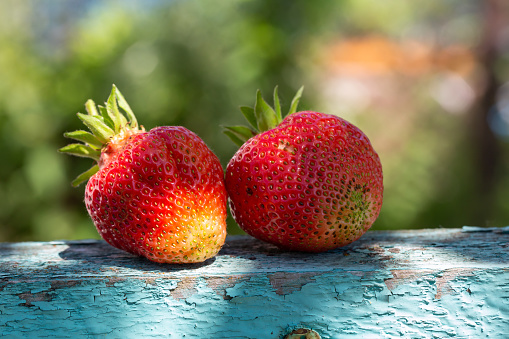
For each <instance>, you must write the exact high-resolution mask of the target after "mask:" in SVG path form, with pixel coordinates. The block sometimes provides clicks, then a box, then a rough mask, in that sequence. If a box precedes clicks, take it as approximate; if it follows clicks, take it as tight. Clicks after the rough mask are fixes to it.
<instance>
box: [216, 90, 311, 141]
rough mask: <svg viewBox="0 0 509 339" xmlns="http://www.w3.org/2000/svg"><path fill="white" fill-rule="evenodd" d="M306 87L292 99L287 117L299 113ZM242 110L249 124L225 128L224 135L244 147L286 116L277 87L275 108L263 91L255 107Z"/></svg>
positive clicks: (257, 98) (257, 95)
mask: <svg viewBox="0 0 509 339" xmlns="http://www.w3.org/2000/svg"><path fill="white" fill-rule="evenodd" d="M303 90H304V87H301V88H300V89H299V90H298V91H297V93H296V94H295V96H294V97H293V99H292V102H291V104H290V109H289V111H288V113H287V114H286V115H290V114H293V113H295V112H297V106H298V105H299V100H300V98H301V96H302V91H303ZM240 110H241V112H242V114H243V115H244V117H245V118H246V120H247V121H248V122H249V125H250V126H249V127H247V126H229V127H224V126H223V133H224V134H226V135H227V136H228V137H229V138H230V139H231V140H232V141H233V142H234V143H235V144H236V145H238V146H242V145H243V144H244V143H245V142H246V141H247V140H248V139H250V138H251V137H253V136H255V135H257V134H259V133H262V132H265V131H268V130H271V129H273V128H275V127H276V126H277V125H279V124H280V123H281V121H283V119H284V118H285V116H286V115H285V116H283V115H282V113H281V102H280V101H279V94H278V88H277V86H276V87H275V88H274V107H272V106H270V105H269V104H268V103H267V101H265V99H263V97H262V94H261V91H260V90H258V91H257V92H256V100H255V104H254V107H248V106H241V107H240Z"/></svg>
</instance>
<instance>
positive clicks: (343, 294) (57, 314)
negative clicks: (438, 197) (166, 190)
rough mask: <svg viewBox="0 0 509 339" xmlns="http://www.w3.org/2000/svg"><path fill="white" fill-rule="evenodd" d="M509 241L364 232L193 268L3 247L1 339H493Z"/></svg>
mask: <svg viewBox="0 0 509 339" xmlns="http://www.w3.org/2000/svg"><path fill="white" fill-rule="evenodd" d="M508 252H509V234H507V233H504V232H495V231H491V232H476V229H465V230H463V231H462V230H459V229H452V230H451V229H436V230H422V231H397V232H368V233H367V234H366V235H364V236H363V237H362V238H361V239H360V240H358V241H356V242H355V243H353V244H351V245H349V246H347V247H344V248H342V249H338V250H335V251H331V252H327V253H322V254H303V253H285V252H281V251H279V250H278V249H277V248H275V247H273V246H271V245H267V244H263V243H261V242H259V241H257V240H254V239H253V238H250V237H248V236H235V237H229V238H228V240H227V243H226V245H225V246H224V248H223V249H222V250H221V252H220V253H219V255H218V256H217V257H216V258H214V259H210V260H208V261H207V262H205V263H203V264H198V265H180V266H178V265H162V264H155V263H151V262H149V261H147V260H144V259H142V258H137V257H134V256H131V255H129V254H127V253H124V252H121V251H119V250H116V249H114V248H112V247H110V246H109V245H107V244H106V243H104V242H102V241H94V240H87V241H55V242H29V243H1V244H0V337H2V338H4V337H5V338H10V337H12V338H26V337H29V338H32V337H57V338H59V337H73V338H75V337H77V338H80V337H103V336H106V337H112V338H145V337H150V338H158V337H161V338H163V337H164V338H168V337H170V338H283V337H284V336H285V335H286V334H288V333H289V332H291V331H292V330H295V329H297V328H301V327H302V328H308V329H314V330H315V331H316V332H317V333H318V334H319V335H321V337H322V338H347V337H359V338H361V337H362V338H370V337H375V338H386V337H387V338H393V337H405V338H447V337H454V338H484V337H486V338H488V337H489V338H503V337H507V334H508V333H509V260H508V259H509V254H508Z"/></svg>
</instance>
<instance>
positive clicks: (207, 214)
mask: <svg viewBox="0 0 509 339" xmlns="http://www.w3.org/2000/svg"><path fill="white" fill-rule="evenodd" d="M119 107H120V108H122V109H123V110H124V111H125V114H126V116H127V118H128V119H129V121H128V120H127V119H126V117H124V115H122V114H121V113H120V110H119ZM86 108H87V112H88V115H86V114H81V113H78V117H79V118H80V119H81V120H82V121H83V123H84V124H85V125H86V126H87V127H89V129H90V130H91V132H92V133H88V132H85V131H75V132H70V133H66V134H65V136H66V137H69V138H72V139H75V140H78V141H81V142H83V144H71V145H68V146H66V147H63V148H62V149H60V151H61V152H65V153H70V154H73V155H78V156H85V157H90V158H92V159H94V160H96V161H97V165H95V166H94V167H92V168H91V169H90V170H89V171H87V172H85V173H83V174H82V175H80V176H79V177H78V178H77V179H76V180H75V181H74V182H73V185H74V186H77V185H79V184H80V183H82V182H84V181H86V180H87V179H88V183H87V186H86V189H85V205H86V208H87V210H88V213H89V214H90V217H91V218H92V220H93V222H94V224H95V226H96V228H97V230H98V232H99V234H100V235H101V236H102V238H103V239H104V240H106V242H108V243H109V244H110V245H112V246H114V247H116V248H119V249H122V250H124V251H127V252H130V253H133V254H136V255H139V256H144V257H146V258H148V259H150V260H152V261H156V262H161V263H194V262H201V261H204V260H206V259H208V258H211V257H213V256H214V255H216V254H217V252H218V251H219V250H220V249H221V246H222V245H223V244H224V241H225V237H226V199H227V196H226V191H225V186H224V179H223V175H224V174H223V169H222V167H221V164H220V162H219V160H218V158H217V157H216V156H215V155H214V153H212V151H211V150H210V149H209V148H208V147H207V145H205V143H204V142H203V141H202V140H201V139H200V138H199V137H198V136H197V135H196V134H194V133H193V132H191V131H189V130H188V129H186V128H184V127H177V126H164V127H156V128H154V129H152V130H150V131H148V132H146V131H145V130H144V128H143V127H139V126H138V123H137V121H136V117H135V116H134V114H133V112H132V110H131V108H130V107H129V105H128V104H127V102H126V101H125V99H124V97H123V96H122V94H121V93H120V92H119V91H118V90H117V89H116V87H115V86H113V90H112V92H111V95H110V97H109V99H108V101H107V103H106V107H105V108H104V107H101V106H99V112H98V111H97V109H96V106H95V104H94V102H93V101H91V100H89V101H87V103H86Z"/></svg>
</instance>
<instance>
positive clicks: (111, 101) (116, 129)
mask: <svg viewBox="0 0 509 339" xmlns="http://www.w3.org/2000/svg"><path fill="white" fill-rule="evenodd" d="M119 108H121V109H122V110H123V111H124V114H122V112H121V111H120V109H119ZM85 109H86V111H87V114H83V113H78V114H77V116H78V118H79V119H80V120H81V121H82V122H83V124H85V126H87V127H88V129H89V130H90V132H91V133H90V132H87V131H82V130H78V131H73V132H66V133H64V136H65V137H66V138H70V139H74V140H76V141H80V142H81V144H77V143H74V144H69V145H67V146H64V147H62V148H60V149H59V151H60V152H62V153H67V154H70V155H75V156H78V157H86V158H91V159H93V160H94V161H96V162H97V163H99V160H100V158H101V150H102V149H104V147H105V146H106V145H108V143H109V142H110V141H111V140H112V138H113V137H115V136H116V135H119V134H122V133H125V132H129V133H133V132H137V131H144V129H143V127H140V126H139V125H138V121H137V120H136V116H135V115H134V113H133V111H132V109H131V107H130V106H129V104H128V103H127V101H126V100H125V98H124V96H123V95H122V93H120V91H119V90H118V88H117V87H116V86H115V85H113V87H112V90H111V94H110V96H109V97H108V100H107V101H106V107H103V106H97V107H96V105H95V103H94V101H92V100H90V99H89V100H87V102H86V103H85ZM98 170H99V166H98V165H97V164H96V165H94V166H93V167H92V168H90V169H89V170H88V171H86V172H84V173H82V174H80V175H79V176H78V177H77V178H76V179H75V180H74V181H73V182H72V185H73V186H75V187H76V186H78V185H79V184H81V183H83V182H85V181H87V180H88V179H89V178H90V177H91V176H92V175H94V174H95V173H96V172H97V171H98Z"/></svg>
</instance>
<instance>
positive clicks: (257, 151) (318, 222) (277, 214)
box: [225, 87, 383, 252]
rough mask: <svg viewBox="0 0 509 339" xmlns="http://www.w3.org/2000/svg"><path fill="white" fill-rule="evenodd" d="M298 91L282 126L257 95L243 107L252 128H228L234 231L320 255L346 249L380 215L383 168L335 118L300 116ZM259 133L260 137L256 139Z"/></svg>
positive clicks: (358, 135)
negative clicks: (233, 144) (232, 143)
mask: <svg viewBox="0 0 509 339" xmlns="http://www.w3.org/2000/svg"><path fill="white" fill-rule="evenodd" d="M301 94H302V89H301V90H300V91H299V92H298V93H297V95H296V96H295V98H294V100H293V101H292V104H291V108H290V113H289V115H288V116H287V117H286V118H285V119H284V120H283V119H282V117H281V106H280V103H279V98H278V94H277V87H276V90H275V91H274V102H275V109H273V108H271V107H270V106H269V105H268V104H267V103H266V102H265V101H264V100H263V98H262V97H261V94H260V91H258V93H257V99H256V102H255V108H254V109H252V108H247V107H241V110H242V112H243V113H244V115H245V117H246V118H247V120H248V121H249V122H250V123H251V125H252V128H248V127H242V126H235V127H227V128H226V130H225V133H226V134H227V135H228V136H229V137H230V138H231V139H232V140H233V141H235V142H237V143H238V144H239V145H241V147H240V149H239V150H238V151H237V153H236V154H235V155H234V156H233V158H232V159H231V160H230V162H229V163H228V166H227V168H226V179H225V183H226V190H227V192H228V195H229V198H230V209H231V212H232V215H233V217H234V219H235V220H236V222H237V223H238V224H239V226H240V227H241V228H242V229H243V230H244V231H246V232H247V233H248V234H250V235H252V236H254V237H255V238H258V239H260V240H263V241H266V242H269V243H272V244H275V245H277V246H279V247H281V248H283V249H287V250H295V251H306V252H322V251H327V250H330V249H334V248H337V247H340V246H344V245H347V244H350V243H351V242H353V241H355V240H357V239H358V238H359V237H361V236H362V235H363V234H364V233H365V232H366V231H367V230H368V229H369V228H370V227H371V225H372V224H373V222H374V221H375V220H376V218H377V217H378V214H379V212H380V208H381V206H382V196H383V177H382V166H381V163H380V159H379V158H378V155H377V153H376V152H375V150H374V149H373V147H372V146H371V143H370V141H369V140H368V138H367V137H366V135H365V134H364V133H363V132H362V131H361V130H359V129H358V128H357V127H355V126H354V125H352V124H351V123H349V122H347V121H345V120H343V119H341V118H339V117H337V116H334V115H329V114H324V113H317V112H311V111H305V112H298V113H294V112H295V111H296V107H297V104H298V101H299V99H300V96H301ZM258 133H259V134H258Z"/></svg>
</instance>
